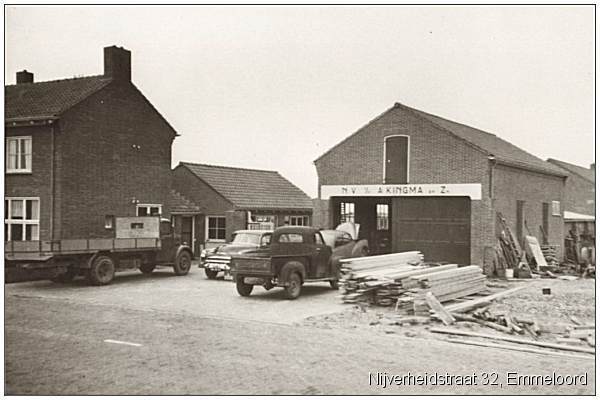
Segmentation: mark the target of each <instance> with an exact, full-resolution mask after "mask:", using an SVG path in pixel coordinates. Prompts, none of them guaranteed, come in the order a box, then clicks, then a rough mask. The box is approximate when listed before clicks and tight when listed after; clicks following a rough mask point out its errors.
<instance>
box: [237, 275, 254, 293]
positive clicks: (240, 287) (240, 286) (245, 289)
mask: <svg viewBox="0 0 600 400" xmlns="http://www.w3.org/2000/svg"><path fill="white" fill-rule="evenodd" d="M235 288H236V289H237V292H238V294H239V295H240V296H242V297H248V296H250V293H252V289H254V286H253V285H250V284H248V283H245V282H244V277H243V276H238V277H237V278H236V279H235Z"/></svg>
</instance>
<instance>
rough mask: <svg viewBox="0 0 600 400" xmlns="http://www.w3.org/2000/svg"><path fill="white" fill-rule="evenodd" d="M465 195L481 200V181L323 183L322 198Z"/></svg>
mask: <svg viewBox="0 0 600 400" xmlns="http://www.w3.org/2000/svg"><path fill="white" fill-rule="evenodd" d="M341 196H344V197H346V196H348V197H402V196H452V197H456V196H464V197H469V198H470V199H471V200H481V184H480V183H458V184H457V183H448V184H423V185H323V186H321V199H324V200H327V199H329V198H330V197H341Z"/></svg>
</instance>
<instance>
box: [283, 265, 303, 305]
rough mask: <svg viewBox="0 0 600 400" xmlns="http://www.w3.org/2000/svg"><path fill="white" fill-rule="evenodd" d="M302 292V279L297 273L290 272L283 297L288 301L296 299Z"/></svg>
mask: <svg viewBox="0 0 600 400" xmlns="http://www.w3.org/2000/svg"><path fill="white" fill-rule="evenodd" d="M301 291H302V278H300V274H299V273H298V272H292V273H291V274H290V277H289V279H288V281H287V286H286V287H285V297H286V298H287V299H288V300H294V299H297V298H298V297H299V296H300V292H301Z"/></svg>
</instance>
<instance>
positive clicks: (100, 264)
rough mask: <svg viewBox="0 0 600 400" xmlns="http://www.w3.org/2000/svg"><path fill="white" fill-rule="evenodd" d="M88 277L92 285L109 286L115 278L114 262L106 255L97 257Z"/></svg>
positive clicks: (88, 272)
mask: <svg viewBox="0 0 600 400" xmlns="http://www.w3.org/2000/svg"><path fill="white" fill-rule="evenodd" d="M87 277H88V280H89V281H90V283H91V284H92V285H95V286H102V285H108V284H109V283H110V282H111V281H112V280H113V278H114V277H115V262H114V260H113V259H112V258H110V257H109V256H105V255H101V256H98V257H96V258H95V259H94V261H93V262H92V267H91V268H90V269H89V270H88V271H87Z"/></svg>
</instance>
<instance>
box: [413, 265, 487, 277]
mask: <svg viewBox="0 0 600 400" xmlns="http://www.w3.org/2000/svg"><path fill="white" fill-rule="evenodd" d="M474 273H479V274H482V275H483V270H482V269H481V267H479V266H477V265H470V266H468V267H460V268H455V269H452V270H450V271H436V272H425V273H423V274H422V275H415V276H413V277H412V278H411V279H417V280H423V279H427V280H430V281H433V280H438V279H440V280H443V279H447V278H452V277H458V276H462V275H468V274H474Z"/></svg>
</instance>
